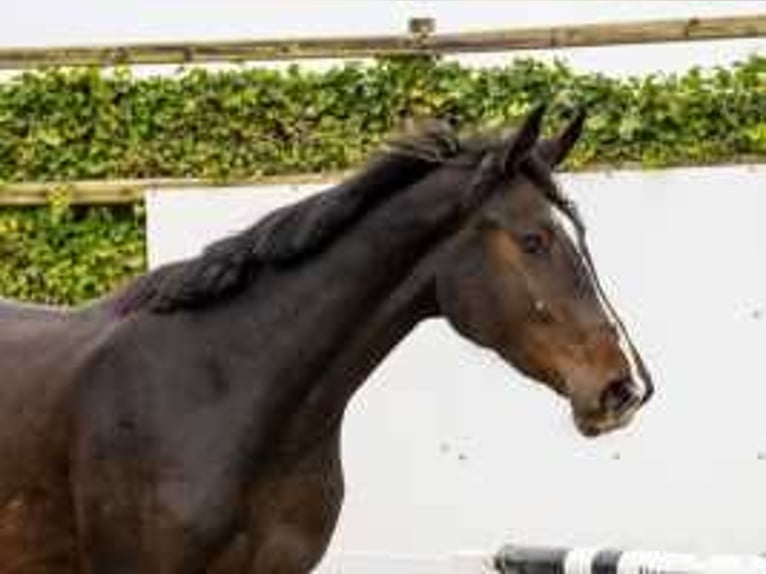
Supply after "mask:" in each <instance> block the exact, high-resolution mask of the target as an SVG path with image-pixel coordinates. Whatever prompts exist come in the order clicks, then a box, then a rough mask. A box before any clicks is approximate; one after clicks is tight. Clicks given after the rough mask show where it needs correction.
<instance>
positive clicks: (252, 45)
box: [0, 13, 766, 206]
mask: <svg viewBox="0 0 766 574" xmlns="http://www.w3.org/2000/svg"><path fill="white" fill-rule="evenodd" d="M435 28H436V25H435V22H434V20H433V19H430V18H416V19H412V20H410V21H409V30H408V32H407V33H406V34H399V35H389V36H378V37H364V38H362V37H346V38H321V39H310V38H307V39H295V40H254V41H227V42H190V43H158V44H132V45H128V44H126V45H122V46H87V47H86V46H69V47H57V48H0V69H5V70H18V69H24V68H37V67H46V66H99V67H109V66H114V65H143V64H184V63H214V62H244V61H276V60H296V59H311V58H346V59H353V58H369V57H376V56H393V55H407V54H434V55H436V54H460V53H479V52H500V51H510V50H539V49H551V48H571V47H582V46H614V45H625V44H643V43H662V42H689V41H701V40H721V39H743V38H756V37H766V13H765V14H763V15H760V14H759V15H752V16H735V17H725V18H689V19H681V20H658V21H646V22H626V23H615V24H584V25H577V26H557V27H548V28H514V29H507V30H490V31H481V32H463V33H454V34H443V33H437V32H436V30H435ZM337 177H338V174H334V175H332V174H331V175H298V176H288V177H276V178H253V179H247V180H238V181H233V182H209V181H201V180H184V179H146V180H120V181H87V182H68V183H63V182H45V183H33V182H29V183H7V184H0V206H21V205H39V204H42V203H45V202H46V201H47V200H48V197H49V196H50V195H51V194H52V193H57V192H61V191H64V192H66V193H68V194H69V195H70V197H71V198H72V201H73V202H75V203H103V204H116V203H129V202H133V201H136V200H138V199H140V198H141V197H142V196H143V193H144V191H146V190H147V189H152V188H156V189H161V188H177V187H202V186H211V185H216V184H221V185H222V184H225V185H227V186H231V185H253V184H269V183H274V184H297V183H313V182H319V181H332V180H337Z"/></svg>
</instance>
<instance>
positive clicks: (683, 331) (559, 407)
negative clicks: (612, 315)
mask: <svg viewBox="0 0 766 574" xmlns="http://www.w3.org/2000/svg"><path fill="white" fill-rule="evenodd" d="M562 181H563V185H564V187H565V189H567V190H569V191H570V192H571V194H572V195H573V196H574V197H575V199H576V200H577V201H578V203H579V204H580V207H581V209H582V211H583V212H584V214H585V217H586V220H587V221H588V223H589V226H590V236H591V237H590V244H591V247H592V250H593V253H594V257H595V259H596V263H597V266H598V267H599V269H600V271H601V275H602V279H603V280H604V283H605V284H606V286H607V289H608V291H609V292H610V293H611V294H612V297H613V300H614V302H615V304H616V306H617V308H618V309H619V310H620V311H621V312H622V314H623V316H624V319H625V321H626V324H627V326H628V328H629V329H630V330H631V332H632V333H633V335H634V337H635V339H636V342H637V344H638V346H639V348H640V349H641V350H642V351H643V354H644V356H645V358H646V359H647V361H648V363H649V365H650V367H651V369H652V371H653V373H654V376H655V379H656V383H657V385H658V393H657V396H656V398H655V399H654V401H653V402H652V403H651V405H650V406H649V407H648V408H647V409H646V411H645V412H644V414H643V415H642V416H640V417H639V418H638V420H637V421H636V423H635V424H634V426H633V427H632V428H631V429H629V430H627V431H625V432H621V433H619V434H616V435H613V436H608V437H604V438H601V439H598V440H595V441H593V440H586V439H584V438H582V437H580V436H579V435H578V434H577V433H576V432H575V430H574V428H573V425H572V424H571V422H570V419H569V414H568V408H567V406H566V405H565V404H564V403H563V402H562V401H561V400H559V399H557V398H555V397H554V396H553V395H552V393H550V392H548V391H547V390H544V389H541V388H538V387H536V386H534V385H533V384H531V383H529V382H528V381H526V380H524V379H523V378H521V377H520V376H519V375H517V374H516V373H514V372H513V371H511V370H510V369H508V368H507V367H506V366H505V365H503V364H501V363H500V362H499V360H497V359H496V358H494V357H493V356H492V355H490V354H489V353H486V352H482V351H479V350H478V349H477V348H476V347H474V346H472V345H471V344H469V343H468V342H466V341H464V340H462V339H460V338H459V337H458V336H457V335H456V334H454V333H453V332H452V331H451V330H450V329H449V328H448V327H446V326H445V324H444V323H442V322H438V321H434V322H431V323H428V324H425V325H422V326H421V327H420V328H419V329H418V330H417V331H416V332H415V333H414V334H413V335H412V336H411V337H410V338H409V339H408V340H407V341H406V343H405V344H403V345H401V346H400V347H399V348H398V349H396V350H395V352H394V353H393V354H392V356H390V357H389V358H388V360H387V361H386V362H385V363H384V365H383V366H382V368H380V369H379V370H378V371H377V372H376V373H375V375H374V376H373V378H372V380H371V381H370V382H369V383H368V385H367V386H366V387H365V389H364V390H363V391H362V392H361V393H360V394H359V395H358V396H357V397H356V399H355V400H354V402H353V405H352V408H351V409H350V412H349V415H348V419H347V421H346V426H345V432H344V457H345V466H346V470H347V476H348V483H349V487H348V496H347V502H346V506H345V508H344V511H343V514H342V517H341V522H340V527H339V530H338V532H337V535H336V537H335V540H334V542H333V551H335V552H357V553H360V552H361V553H382V554H386V553H393V554H406V555H415V556H423V557H429V556H430V557H443V556H448V555H450V554H454V553H455V552H456V551H460V550H463V549H480V550H488V551H492V550H494V549H496V548H498V547H499V546H500V545H501V544H503V543H507V542H514V543H519V544H540V545H550V544H555V545H571V546H577V545H580V546H582V545H585V546H612V547H618V548H657V549H666V550H677V551H693V552H702V553H708V554H712V553H722V552H732V553H758V552H761V551H764V550H766V521H765V520H766V519H764V516H766V494H764V488H763V485H764V484H766V460H765V459H766V415H764V407H763V405H764V404H766V383H764V381H763V357H764V356H766V322H765V320H764V314H765V313H766V193H764V190H765V189H766V188H765V187H764V182H766V168H763V167H761V168H748V167H730V168H708V169H679V170H666V171H657V172H644V173H641V172H615V173H612V174H580V175H572V176H565V177H563V178H562ZM216 193H220V192H216ZM226 193H227V194H228V193H230V192H226ZM226 197H227V198H228V199H225V200H223V201H222V200H221V198H220V197H216V198H211V197H208V194H206V193H203V192H199V191H188V192H177V193H168V192H162V193H158V194H154V195H152V196H151V197H150V199H149V220H150V221H149V223H150V228H149V241H150V248H151V252H152V261H153V262H154V263H155V264H156V263H158V262H160V261H165V260H168V259H172V258H175V257H178V256H179V255H182V254H190V253H193V252H194V251H196V250H197V249H199V247H200V244H201V243H202V241H203V239H204V240H207V239H208V238H209V237H210V236H211V234H212V233H213V231H215V232H218V231H219V230H221V229H223V228H231V226H232V225H233V222H234V221H235V220H237V217H239V218H240V219H239V220H237V221H240V222H241V221H243V220H245V219H246V216H249V215H250V214H256V213H263V212H264V210H266V209H269V208H271V207H273V205H274V204H275V201H276V202H281V201H282V197H284V199H290V198H292V197H294V196H293V195H292V192H291V193H284V194H279V193H277V194H276V195H275V194H274V193H267V194H263V193H262V192H260V191H259V192H258V193H247V192H245V191H237V192H236V194H233V195H230V196H226ZM179 214H183V216H182V217H179ZM235 215H236V217H235ZM218 222H225V225H223V226H222V225H221V224H220V223H218ZM209 230H212V231H210V232H209ZM330 571H332V570H325V572H330Z"/></svg>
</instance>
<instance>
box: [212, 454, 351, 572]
mask: <svg viewBox="0 0 766 574" xmlns="http://www.w3.org/2000/svg"><path fill="white" fill-rule="evenodd" d="M337 450H338V449H337V444H335V439H333V440H332V441H331V443H328V444H326V445H322V446H321V447H319V448H318V449H317V450H316V451H315V452H313V453H311V455H310V456H308V457H306V458H305V459H302V460H300V461H297V462H296V464H295V465H294V467H293V468H291V469H289V470H286V471H285V472H284V473H276V474H272V473H269V475H268V476H267V477H264V478H263V479H261V480H257V481H255V482H254V484H253V485H252V487H251V488H250V489H249V492H248V494H247V505H248V519H247V521H246V525H245V527H244V528H243V530H242V531H241V532H240V533H239V534H238V536H237V537H235V538H234V539H232V542H231V544H230V546H229V548H228V549H227V551H226V552H225V554H224V555H223V556H222V557H221V558H220V559H219V561H218V562H217V563H216V565H215V567H214V568H213V569H211V572H212V573H213V574H234V573H235V572H236V573H239V572H244V571H248V572H258V573H259V574H304V573H307V572H310V571H311V570H312V568H313V567H314V566H315V565H316V564H317V563H318V562H319V560H320V559H321V558H322V556H323V554H324V552H325V550H326V549H327V546H328V544H329V542H330V539H331V537H332V533H333V531H334V530H335V524H336V522H337V519H338V514H339V512H340V508H341V504H342V500H343V476H342V472H341V467H340V460H339V456H338V452H337ZM243 563H245V564H247V567H246V568H245V567H242V564H243Z"/></svg>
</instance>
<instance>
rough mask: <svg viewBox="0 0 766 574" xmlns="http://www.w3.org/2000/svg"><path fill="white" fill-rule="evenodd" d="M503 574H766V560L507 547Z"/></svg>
mask: <svg viewBox="0 0 766 574" xmlns="http://www.w3.org/2000/svg"><path fill="white" fill-rule="evenodd" d="M494 562H495V564H494V567H495V570H496V571H497V572H500V573H501V574H766V557H764V556H743V555H718V556H698V555H694V554H676V553H667V552H641V551H628V550H626V551H620V550H603V549H601V550H600V549H590V548H537V547H525V546H506V547H504V548H503V549H501V550H500V552H499V553H498V554H497V556H495V559H494Z"/></svg>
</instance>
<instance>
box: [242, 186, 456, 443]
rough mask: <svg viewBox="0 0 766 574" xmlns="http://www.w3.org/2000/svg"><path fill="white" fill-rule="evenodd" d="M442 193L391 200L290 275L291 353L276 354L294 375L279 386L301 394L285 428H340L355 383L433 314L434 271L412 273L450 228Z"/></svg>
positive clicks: (307, 431)
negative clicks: (295, 313)
mask: <svg viewBox="0 0 766 574" xmlns="http://www.w3.org/2000/svg"><path fill="white" fill-rule="evenodd" d="M427 191H431V190H427ZM445 199H447V200H448V198H446V197H445V193H444V192H442V195H441V197H439V196H438V195H437V194H436V193H434V195H433V196H432V197H431V198H429V196H428V195H427V194H422V195H418V196H414V197H412V198H408V197H406V196H404V197H400V198H396V199H395V200H393V201H391V202H390V204H389V205H385V206H381V207H380V208H378V210H376V212H375V213H372V214H370V215H369V216H368V217H367V218H365V220H364V221H361V222H359V223H358V224H357V226H355V228H354V229H352V230H349V232H348V233H347V235H346V236H344V237H342V238H339V240H338V242H337V243H336V244H335V245H333V246H331V248H330V249H328V250H327V252H326V253H324V254H322V255H320V256H318V258H317V260H316V261H313V262H311V263H309V264H307V267H306V268H305V269H303V270H298V271H296V272H295V275H292V276H293V277H294V279H286V281H287V282H289V281H293V280H294V281H295V284H292V285H290V284H288V283H285V285H284V287H283V288H282V289H281V290H280V291H281V294H282V296H283V297H293V298H298V299H300V298H302V302H300V303H298V302H296V301H287V300H283V303H284V306H285V308H288V309H289V308H302V309H303V312H302V313H301V314H300V315H299V316H292V317H291V318H290V322H289V324H290V341H291V344H292V345H293V346H292V347H291V349H290V353H291V354H290V356H289V357H281V358H279V359H278V360H277V359H275V360H277V361H278V362H284V363H289V364H290V376H291V377H294V379H292V380H289V381H286V380H282V381H280V386H279V392H282V393H285V394H288V393H289V396H290V397H300V399H299V400H296V401H294V403H292V404H291V414H292V415H294V416H291V417H290V418H291V421H292V423H291V428H290V430H289V431H288V432H289V434H290V436H292V437H295V440H297V441H298V442H301V440H302V439H304V438H311V437H318V436H319V435H321V434H322V432H323V431H322V427H324V428H325V429H327V430H330V428H331V427H332V426H333V425H336V426H337V423H338V422H339V420H340V416H341V415H342V413H343V411H344V409H345V406H346V403H347V402H348V400H349V399H350V397H351V395H352V394H353V392H354V391H355V390H356V388H358V386H359V385H361V384H362V383H363V382H364V381H365V380H366V378H367V376H368V375H369V374H370V373H371V371H372V370H373V369H374V368H375V367H376V366H377V365H378V363H379V362H380V361H381V360H383V358H384V357H385V356H386V355H387V354H388V352H389V351H390V350H391V349H392V348H393V347H394V346H395V345H396V344H397V343H398V342H399V341H400V340H401V339H402V338H404V337H405V336H406V335H407V334H408V333H409V332H410V331H411V330H412V328H413V327H414V326H415V325H416V324H417V323H418V322H419V321H420V320H422V319H423V318H425V317H426V316H428V315H429V314H432V313H433V307H434V305H435V303H434V296H433V289H432V286H431V277H430V276H429V275H428V273H425V272H420V271H418V270H419V269H421V264H422V262H423V261H424V259H426V258H427V255H428V254H429V253H430V252H431V251H432V250H433V249H435V248H436V246H437V245H439V244H440V242H441V241H442V240H443V239H444V237H445V235H446V234H447V233H449V230H450V227H451V225H452V224H453V222H452V221H451V218H452V215H453V212H452V211H451V206H449V205H447V204H446V203H445V201H444V200H445ZM429 200H431V201H429ZM292 289H294V291H292ZM307 294H311V295H308V296H307ZM261 295H263V292H261ZM273 303H275V304H276V305H277V306H278V305H279V302H276V301H275V302H273ZM243 315H244V314H243ZM282 324H286V322H285V323H282ZM271 357H272V358H274V355H273V354H272V355H271ZM296 359H297V360H296ZM293 389H296V390H295V391H293ZM291 400H292V399H291ZM295 440H293V441H290V442H295Z"/></svg>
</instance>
